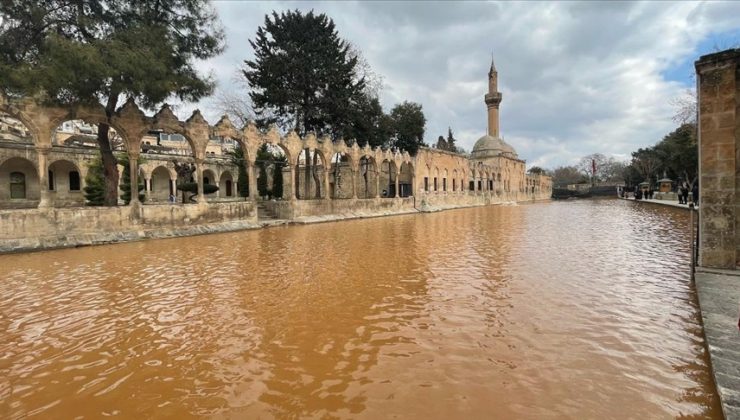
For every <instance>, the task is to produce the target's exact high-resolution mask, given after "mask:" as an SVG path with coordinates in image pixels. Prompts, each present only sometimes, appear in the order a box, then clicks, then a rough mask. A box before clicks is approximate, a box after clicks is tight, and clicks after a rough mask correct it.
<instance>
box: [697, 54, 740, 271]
mask: <svg viewBox="0 0 740 420" xmlns="http://www.w3.org/2000/svg"><path fill="white" fill-rule="evenodd" d="M695 65H696V73H697V79H698V106H699V190H700V191H701V199H700V200H699V206H700V209H699V224H700V245H699V251H700V252H699V265H701V266H703V267H713V268H725V269H734V268H736V267H737V266H738V265H740V252H738V251H739V249H740V229H738V226H739V225H740V224H739V223H738V222H739V220H738V218H739V217H740V212H738V205H740V191H738V188H739V187H740V165H738V153H740V118H738V115H739V114H740V49H733V50H727V51H723V52H720V53H716V54H710V55H705V56H703V57H701V58H700V59H699V60H698V61H697V62H696V63H695Z"/></svg>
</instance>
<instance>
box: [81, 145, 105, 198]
mask: <svg viewBox="0 0 740 420" xmlns="http://www.w3.org/2000/svg"><path fill="white" fill-rule="evenodd" d="M83 191H84V194H85V205H86V206H102V205H103V204H104V203H105V180H104V178H103V163H102V161H101V159H100V157H96V158H94V159H93V160H92V161H90V163H88V165H87V175H85V188H84V189H83Z"/></svg>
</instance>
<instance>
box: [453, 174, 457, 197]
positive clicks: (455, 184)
mask: <svg viewBox="0 0 740 420" xmlns="http://www.w3.org/2000/svg"><path fill="white" fill-rule="evenodd" d="M452 192H457V169H453V170H452Z"/></svg>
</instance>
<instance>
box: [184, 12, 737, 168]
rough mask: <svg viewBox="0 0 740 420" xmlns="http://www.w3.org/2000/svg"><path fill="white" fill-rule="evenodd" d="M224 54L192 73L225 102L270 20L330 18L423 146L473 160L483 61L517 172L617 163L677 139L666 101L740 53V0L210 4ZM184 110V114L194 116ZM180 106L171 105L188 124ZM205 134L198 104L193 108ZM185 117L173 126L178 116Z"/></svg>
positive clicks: (205, 104) (481, 113)
mask: <svg viewBox="0 0 740 420" xmlns="http://www.w3.org/2000/svg"><path fill="white" fill-rule="evenodd" d="M215 7H216V10H217V12H218V14H219V16H220V18H221V21H222V23H223V26H224V29H225V32H226V42H227V48H226V50H225V52H224V53H223V54H222V55H221V56H219V57H217V58H215V59H213V60H210V61H208V62H206V63H202V65H201V69H202V70H204V71H206V72H212V74H213V76H214V77H215V79H216V81H217V83H218V87H219V89H225V90H230V91H234V90H236V89H238V87H237V84H236V83H235V75H236V72H237V69H238V68H239V67H240V66H242V65H243V64H242V63H243V61H244V60H245V59H247V58H251V57H252V56H253V50H252V48H251V47H250V46H249V43H248V40H249V39H253V38H254V34H255V32H256V30H257V27H258V26H260V25H262V24H263V22H264V17H265V14H266V13H269V12H271V11H272V10H276V11H282V10H286V9H301V10H310V9H313V10H315V11H316V12H323V13H326V14H327V15H328V16H330V17H331V18H332V19H334V22H335V23H336V25H337V29H338V31H339V34H340V36H341V37H343V38H344V39H346V40H348V41H350V42H351V43H352V44H354V45H356V46H357V47H358V48H359V49H360V50H361V51H362V53H363V54H364V56H365V58H366V59H367V61H368V62H369V64H370V65H371V66H372V68H373V70H374V71H375V72H376V73H378V74H379V75H381V76H382V77H383V90H382V92H381V102H382V104H383V106H384V108H385V110H386V112H388V111H389V110H390V109H391V108H392V107H393V105H395V104H396V103H399V102H402V101H404V100H409V101H414V102H419V103H421V104H422V106H423V110H424V114H425V115H426V118H427V126H426V134H425V141H426V142H428V143H433V142H435V141H436V138H437V137H438V136H439V135H441V134H446V133H447V127H448V126H450V127H452V130H453V131H454V133H455V137H456V138H458V140H459V144H460V145H461V146H463V147H464V148H466V149H467V150H470V149H471V148H472V146H473V144H474V143H475V141H476V140H477V139H478V138H479V137H481V136H482V135H484V134H485V133H486V108H485V105H484V103H483V95H484V94H485V93H486V90H487V75H486V73H487V71H488V68H489V66H490V61H491V52H493V54H494V56H495V60H496V67H497V69H498V72H499V90H500V91H501V92H502V93H503V102H502V103H501V133H502V135H503V137H504V138H505V139H506V141H507V142H508V143H510V144H512V145H513V146H514V147H515V148H516V150H517V151H518V153H519V156H520V157H521V158H523V159H526V160H527V163H528V166H532V165H540V166H544V167H550V168H552V167H554V166H557V165H562V164H570V163H575V162H576V161H578V159H579V158H580V157H581V156H584V155H587V154H590V153H596V152H599V153H604V154H606V155H612V156H615V157H618V158H624V159H626V158H627V157H628V156H629V154H630V152H632V151H633V150H635V149H637V148H639V147H644V146H649V145H652V144H654V143H656V142H657V141H659V140H660V139H661V138H662V137H663V136H664V135H665V134H666V133H668V132H669V131H671V130H672V129H673V128H675V125H676V124H675V123H674V122H673V121H672V119H671V117H672V115H673V114H674V107H673V106H672V105H671V103H670V99H671V98H675V97H677V96H680V95H681V94H682V93H684V92H685V91H686V89H689V88H693V84H694V81H693V78H692V73H693V62H694V61H695V60H696V59H697V58H698V56H699V55H701V54H706V53H710V52H713V51H714V50H715V49H716V48H717V47H719V48H721V49H724V48H728V47H731V46H736V45H737V44H738V42H740V2H698V3H691V2H677V3H669V2H654V3H627V2H624V3H622V2H588V1H587V2H574V3H563V2H558V3H544V2H522V3H511V2H506V3H496V2H449V3H448V2H429V3H423V2H416V1H414V2H363V3H349V2H326V3H324V2H300V3H294V2H269V3H259V2H238V1H216V2H215ZM193 107H195V106H193ZM193 107H191V106H186V105H183V106H181V107H180V109H179V112H178V113H180V114H188V113H189V111H190V110H192V108H193ZM197 107H200V108H201V110H202V111H203V113H204V115H205V116H206V118H207V119H208V120H209V121H210V122H211V123H215V122H216V121H217V120H218V117H219V115H218V114H219V113H218V111H217V110H216V108H215V107H214V105H213V104H212V103H211V102H210V101H209V100H204V101H201V102H200V103H199V104H197ZM183 116H184V115H183Z"/></svg>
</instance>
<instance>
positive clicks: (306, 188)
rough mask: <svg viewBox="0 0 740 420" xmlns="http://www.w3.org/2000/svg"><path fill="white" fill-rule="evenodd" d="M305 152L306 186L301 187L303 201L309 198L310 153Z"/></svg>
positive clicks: (307, 150) (308, 151)
mask: <svg viewBox="0 0 740 420" xmlns="http://www.w3.org/2000/svg"><path fill="white" fill-rule="evenodd" d="M305 150H306V176H305V177H304V179H305V181H306V185H304V186H303V192H304V194H303V199H304V200H308V199H309V198H311V151H310V150H309V149H305Z"/></svg>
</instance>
